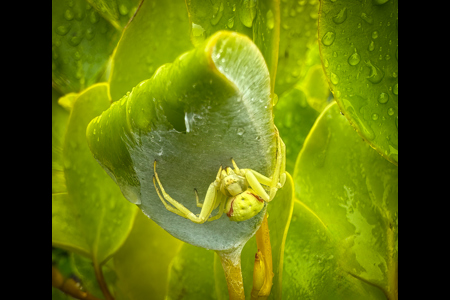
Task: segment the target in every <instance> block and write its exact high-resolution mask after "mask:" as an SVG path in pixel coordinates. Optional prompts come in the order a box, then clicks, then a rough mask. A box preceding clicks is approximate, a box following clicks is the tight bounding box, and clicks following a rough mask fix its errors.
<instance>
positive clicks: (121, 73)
mask: <svg viewBox="0 0 450 300" xmlns="http://www.w3.org/2000/svg"><path fill="white" fill-rule="evenodd" d="M192 48H193V46H192V44H191V42H190V39H189V20H188V15H187V11H186V4H185V3H184V1H178V0H171V1H169V0H165V1H159V0H146V1H143V2H142V4H141V5H140V7H139V8H138V10H137V11H136V15H135V16H134V18H133V19H131V20H130V23H129V24H128V25H127V27H126V28H125V29H124V30H123V33H122V37H121V38H120V41H119V43H118V44H117V47H116V50H115V51H114V55H113V58H112V70H111V77H110V79H109V83H110V93H111V99H112V101H117V100H119V99H120V98H121V97H122V96H123V95H125V93H126V92H128V91H131V89H132V88H133V87H134V86H135V85H137V84H138V83H139V82H141V81H142V80H145V79H148V78H150V77H151V76H152V75H153V73H154V72H155V71H156V69H158V68H159V67H160V66H161V65H163V64H165V63H168V62H172V61H173V60H174V59H175V58H176V57H177V56H178V55H180V54H182V53H183V52H185V51H188V50H190V49H192Z"/></svg>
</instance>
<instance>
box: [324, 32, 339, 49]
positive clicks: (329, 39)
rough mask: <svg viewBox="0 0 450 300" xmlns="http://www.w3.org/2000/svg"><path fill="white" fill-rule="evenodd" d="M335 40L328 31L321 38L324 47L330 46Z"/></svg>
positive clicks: (334, 35) (333, 35)
mask: <svg viewBox="0 0 450 300" xmlns="http://www.w3.org/2000/svg"><path fill="white" fill-rule="evenodd" d="M335 38H336V34H335V33H334V32H333V31H328V32H327V33H325V34H324V36H323V37H322V44H324V45H325V46H330V45H331V44H333V42H334V39H335Z"/></svg>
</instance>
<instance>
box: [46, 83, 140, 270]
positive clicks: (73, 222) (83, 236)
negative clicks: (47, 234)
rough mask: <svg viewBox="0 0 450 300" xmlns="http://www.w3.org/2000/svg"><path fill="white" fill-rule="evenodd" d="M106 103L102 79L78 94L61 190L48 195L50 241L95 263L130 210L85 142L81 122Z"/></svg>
mask: <svg viewBox="0 0 450 300" xmlns="http://www.w3.org/2000/svg"><path fill="white" fill-rule="evenodd" d="M108 107H109V100H108V97H107V86H106V84H97V85H94V86H92V87H91V88H89V89H87V90H86V91H84V92H83V93H81V94H79V96H78V98H77V99H76V101H75V103H74V105H73V108H72V111H71V113H70V116H69V119H68V123H67V129H66V132H65V137H64V142H63V145H62V158H63V168H64V176H65V180H66V187H67V193H59V194H53V197H52V244H53V245H55V246H57V247H59V248H62V249H66V250H69V251H73V252H76V253H78V254H81V255H84V256H86V257H89V258H91V259H92V260H94V263H96V264H101V263H102V262H104V261H105V260H106V259H107V258H108V257H109V256H111V255H112V254H113V253H114V252H115V251H117V249H118V248H119V247H120V245H121V244H122V243H123V241H124V240H125V238H126V237H127V235H128V233H129V231H130V230H131V225H132V223H133V219H134V216H135V212H136V209H135V207H133V205H130V204H129V203H128V202H127V201H125V199H123V196H122V195H121V193H120V190H119V188H118V187H117V186H116V184H115V183H114V182H113V181H112V180H111V178H109V177H108V176H107V175H106V174H105V172H104V171H103V169H102V168H101V167H100V166H99V165H98V164H97V162H96V161H95V159H94V158H93V157H92V154H91V153H90V151H89V148H88V145H87V142H86V135H85V134H86V126H87V124H88V123H89V121H90V120H91V119H92V118H93V117H95V116H97V115H99V114H100V113H101V112H102V111H103V110H105V109H107V108H108Z"/></svg>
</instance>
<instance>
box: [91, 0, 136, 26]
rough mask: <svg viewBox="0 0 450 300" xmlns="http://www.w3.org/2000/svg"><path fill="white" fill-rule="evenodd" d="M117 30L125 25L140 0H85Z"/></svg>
mask: <svg viewBox="0 0 450 300" xmlns="http://www.w3.org/2000/svg"><path fill="white" fill-rule="evenodd" d="M87 1H88V2H89V3H90V4H91V5H92V6H93V7H94V8H95V9H96V10H97V11H98V12H99V13H100V14H101V15H102V16H103V17H104V18H105V19H106V20H108V21H109V22H110V23H111V25H113V26H114V27H115V28H117V29H118V30H122V28H124V27H125V25H127V23H128V21H129V20H130V18H131V17H132V16H133V15H134V13H135V11H136V9H137V7H138V5H139V2H141V0H87Z"/></svg>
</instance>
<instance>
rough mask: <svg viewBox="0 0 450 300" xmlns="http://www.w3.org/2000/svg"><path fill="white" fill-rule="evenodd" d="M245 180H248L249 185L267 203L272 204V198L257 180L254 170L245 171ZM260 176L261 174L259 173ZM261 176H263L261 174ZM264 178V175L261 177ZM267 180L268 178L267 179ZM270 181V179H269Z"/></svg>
mask: <svg viewBox="0 0 450 300" xmlns="http://www.w3.org/2000/svg"><path fill="white" fill-rule="evenodd" d="M244 172H245V178H246V179H247V181H248V183H249V185H250V186H251V187H252V189H253V190H254V191H255V192H256V193H257V194H258V195H259V196H260V197H261V198H263V199H264V201H266V202H270V201H271V200H272V198H270V196H269V195H267V193H266V191H265V190H264V188H263V187H262V185H261V183H260V182H259V181H258V179H257V178H256V176H255V174H254V173H253V170H250V169H245V171H244ZM258 174H259V173H258ZM260 175H261V174H260ZM261 176H262V175H261ZM266 178H267V177H266ZM267 179H269V178H267Z"/></svg>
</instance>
